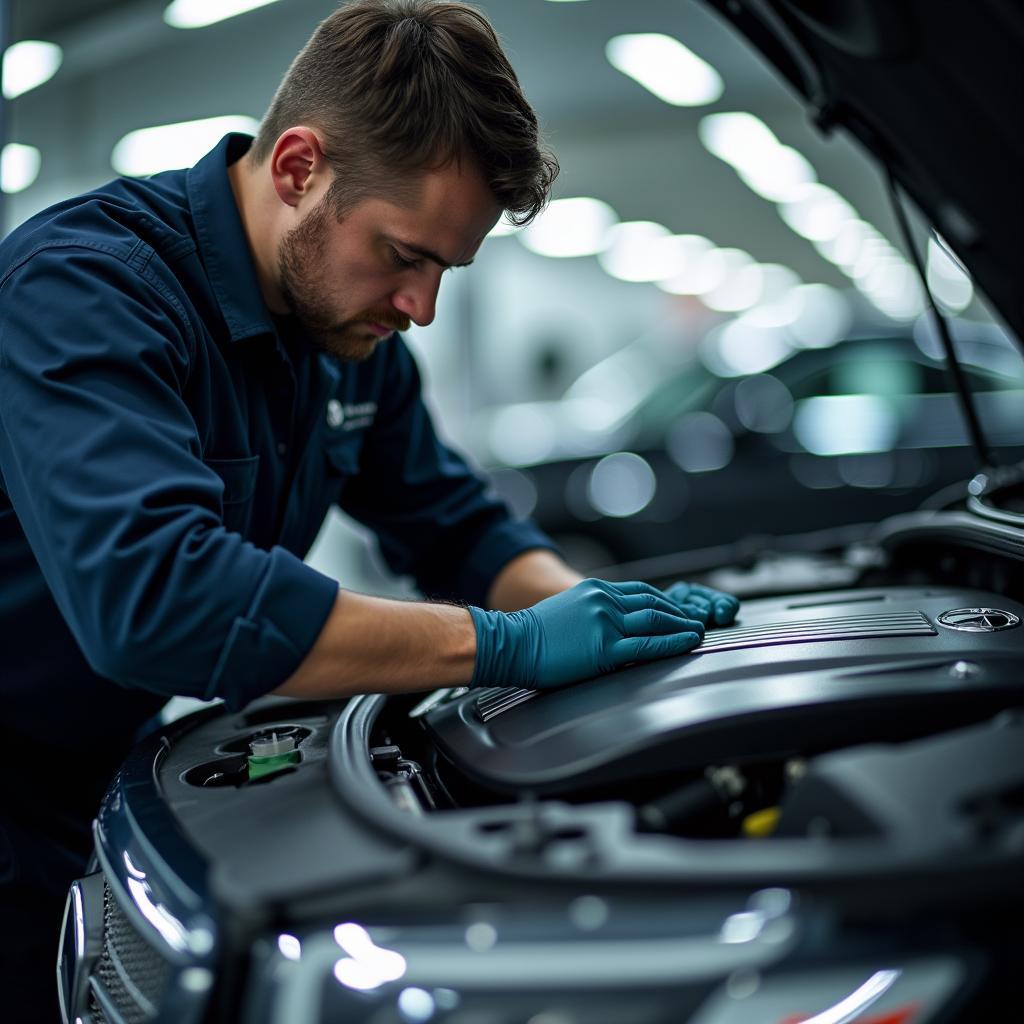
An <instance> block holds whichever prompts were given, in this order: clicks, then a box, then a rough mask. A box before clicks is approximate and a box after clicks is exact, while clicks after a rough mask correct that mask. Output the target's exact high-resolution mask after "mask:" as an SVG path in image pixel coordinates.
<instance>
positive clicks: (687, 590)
mask: <svg viewBox="0 0 1024 1024" xmlns="http://www.w3.org/2000/svg"><path fill="white" fill-rule="evenodd" d="M665 596H666V597H667V598H668V599H669V600H670V601H671V602H672V603H673V604H675V605H676V606H677V607H678V608H679V610H680V611H682V612H683V614H684V615H689V616H690V617H691V618H694V619H699V620H700V621H701V622H703V623H704V625H705V626H707V627H708V628H711V627H712V626H729V625H731V624H732V621H733V619H735V618H736V612H737V611H738V610H739V607H740V602H739V598H736V597H733V596H732V594H726V593H724V592H723V591H721V590H714V589H713V588H711V587H705V586H702V585H701V584H700V583H673V584H672V586H670V587H668V588H667V589H666V590H665Z"/></svg>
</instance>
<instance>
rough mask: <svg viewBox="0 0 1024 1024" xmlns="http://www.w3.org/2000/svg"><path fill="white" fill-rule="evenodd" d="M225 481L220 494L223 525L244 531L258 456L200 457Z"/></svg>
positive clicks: (250, 505)
mask: <svg viewBox="0 0 1024 1024" xmlns="http://www.w3.org/2000/svg"><path fill="white" fill-rule="evenodd" d="M203 464H204V465H205V466H207V467H208V468H209V469H212V470H213V472H214V473H216V474H217V476H219V477H220V479H221V482H222V483H223V484H224V493H223V494H222V495H221V504H222V506H223V510H224V511H223V515H224V525H225V526H226V527H227V528H228V529H229V530H234V531H237V532H239V533H241V532H244V531H245V529H246V528H247V527H248V525H249V520H250V517H251V515H252V499H253V495H254V494H255V493H256V475H257V472H258V471H259V465H260V457H259V456H258V455H249V456H246V457H245V458H241V459H203Z"/></svg>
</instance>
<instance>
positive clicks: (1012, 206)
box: [706, 0, 1024, 339]
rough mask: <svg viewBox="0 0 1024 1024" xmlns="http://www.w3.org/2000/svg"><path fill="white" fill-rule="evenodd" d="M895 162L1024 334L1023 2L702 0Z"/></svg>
mask: <svg viewBox="0 0 1024 1024" xmlns="http://www.w3.org/2000/svg"><path fill="white" fill-rule="evenodd" d="M706 2H707V3H708V4H709V5H710V6H711V7H713V8H714V9H716V10H717V11H718V13H719V14H721V16H722V17H724V18H725V19H726V20H727V21H729V22H730V23H731V24H732V25H733V26H734V27H735V28H736V29H738V30H739V31H740V32H741V33H742V34H743V35H744V36H746V37H747V39H748V40H749V41H750V43H751V44H752V45H754V46H755V47H757V49H758V50H760V51H761V52H762V53H763V54H764V56H765V57H767V59H768V60H769V61H770V62H771V63H772V64H773V65H774V66H775V67H776V68H777V69H778V71H779V72H780V73H781V74H782V75H783V76H784V78H785V79H786V80H787V81H788V82H789V83H790V85H791V86H792V87H793V88H795V89H796V91H797V92H798V93H799V94H800V95H801V97H802V98H803V99H804V100H805V101H806V102H807V104H808V106H809V108H810V110H811V113H812V116H813V118H814V120H815V122H816V123H817V124H818V125H819V126H820V127H821V128H822V129H823V130H826V131H827V130H831V129H832V128H835V127H842V128H845V129H846V130H848V131H849V132H850V133H851V134H852V135H854V136H856V137H857V138H858V139H859V140H860V142H861V143H863V145H864V146H866V147H867V149H868V150H870V151H871V152H872V153H873V154H874V155H875V156H876V157H877V158H878V159H879V160H880V161H881V163H882V165H883V166H884V167H886V168H888V169H889V171H890V172H891V173H892V175H893V177H894V178H895V179H896V180H897V181H898V182H899V184H900V186H901V187H902V188H903V190H905V191H906V193H907V194H909V195H910V196H911V197H912V198H913V199H914V201H915V202H916V203H917V205H918V206H919V207H920V209H921V210H922V211H923V212H924V214H925V215H926V217H927V218H928V220H929V221H930V222H931V224H932V225H933V226H934V227H935V228H936V230H937V231H938V232H939V233H940V234H941V235H942V236H943V238H944V239H945V241H946V242H947V244H948V245H949V246H950V247H951V248H952V250H953V251H954V252H955V253H956V255H957V256H958V257H959V258H960V260H961V261H962V262H963V264H964V265H965V266H966V267H967V268H968V270H969V271H970V272H971V274H972V275H973V277H974V279H975V282H976V283H977V284H978V285H979V287H980V288H981V289H982V290H983V291H984V292H985V293H986V295H987V296H988V298H989V300H990V301H991V302H992V304H993V305H994V306H995V308H996V309H997V310H998V312H999V313H1000V314H1001V315H1002V317H1003V318H1004V319H1005V321H1006V323H1007V324H1008V325H1009V326H1010V327H1011V328H1012V329H1013V331H1014V333H1015V334H1016V335H1017V338H1018V339H1024V292H1022V290H1021V287H1020V282H1021V279H1022V267H1021V263H1022V260H1021V252H1022V250H1024V242H1022V236H1024V215H1022V214H1024V200H1022V188H1021V182H1022V181H1024V116H1022V109H1024V103H1022V100H1024V60H1021V53H1022V50H1024V8H1022V7H1021V6H1020V5H1019V4H1018V3H1016V2H1015V0H976V2H973V3H932V2H930V0H828V2H822V0H706Z"/></svg>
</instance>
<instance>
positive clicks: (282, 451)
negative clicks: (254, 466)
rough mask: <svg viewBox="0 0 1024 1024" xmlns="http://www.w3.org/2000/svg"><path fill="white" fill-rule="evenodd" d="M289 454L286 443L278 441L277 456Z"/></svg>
mask: <svg viewBox="0 0 1024 1024" xmlns="http://www.w3.org/2000/svg"><path fill="white" fill-rule="evenodd" d="M287 452H288V445H286V444H285V443H284V441H278V442H277V454H278V455H285V454H287Z"/></svg>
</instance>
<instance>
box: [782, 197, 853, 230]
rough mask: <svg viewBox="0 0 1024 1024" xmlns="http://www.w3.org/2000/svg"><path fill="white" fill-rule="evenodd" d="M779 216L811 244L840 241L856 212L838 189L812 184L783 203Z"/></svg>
mask: <svg viewBox="0 0 1024 1024" xmlns="http://www.w3.org/2000/svg"><path fill="white" fill-rule="evenodd" d="M779 216H780V217H782V219H783V220H784V221H785V222H786V223H787V224H788V225H789V226H790V227H791V228H792V229H793V230H794V231H795V232H796V233H797V234H798V235H802V236H803V237H804V238H807V239H809V240H811V241H823V240H825V239H828V238H836V237H837V236H838V235H839V233H840V231H841V230H842V228H843V226H844V225H845V224H846V223H847V221H851V220H857V219H858V218H857V214H856V211H855V210H854V209H853V207H852V206H851V205H850V204H849V203H848V202H847V201H846V200H845V199H844V198H843V197H842V196H841V195H840V194H839V193H838V192H836V191H835V189H831V188H829V187H828V186H827V185H820V184H817V183H811V184H808V185H803V186H801V187H800V189H799V190H798V192H797V193H796V194H795V196H794V198H792V199H789V200H787V201H786V202H784V203H780V204H779Z"/></svg>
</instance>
